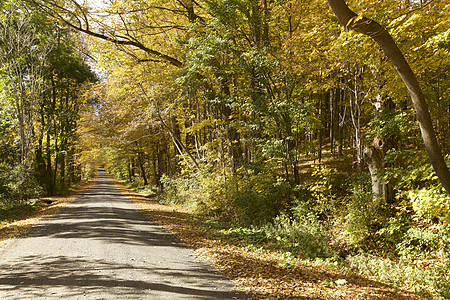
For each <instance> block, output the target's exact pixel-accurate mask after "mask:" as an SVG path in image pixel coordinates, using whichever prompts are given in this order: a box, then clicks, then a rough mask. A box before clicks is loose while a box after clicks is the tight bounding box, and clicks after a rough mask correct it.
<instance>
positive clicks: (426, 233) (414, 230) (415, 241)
mask: <svg viewBox="0 0 450 300" xmlns="http://www.w3.org/2000/svg"><path fill="white" fill-rule="evenodd" d="M449 247H450V230H449V228H447V227H444V226H442V225H435V226H431V227H429V228H420V227H411V228H410V229H409V230H408V231H407V232H406V233H405V235H404V236H403V240H402V241H401V242H400V243H399V244H398V245H397V250H398V253H399V254H400V255H402V256H404V257H408V258H416V259H417V258H427V257H428V258H429V257H431V256H434V255H433V252H436V251H439V250H440V249H448V248H449Z"/></svg>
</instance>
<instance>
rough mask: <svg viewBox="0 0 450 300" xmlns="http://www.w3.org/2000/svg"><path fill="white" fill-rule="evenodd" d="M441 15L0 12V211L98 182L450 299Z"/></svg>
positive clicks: (226, 1)
mask: <svg viewBox="0 0 450 300" xmlns="http://www.w3.org/2000/svg"><path fill="white" fill-rule="evenodd" d="M449 11H450V1H449V0H386V1H374V0H349V1H343V0H329V1H328V2H327V1H324V0H321V1H305V0H276V1H269V0H129V1H122V0H103V1H100V0H98V1H81V0H48V1H41V0H21V1H18V0H17V1H15V0H5V1H1V2H0V71H1V72H0V138H1V144H0V209H1V210H2V211H6V210H8V209H11V208H12V207H27V206H30V205H34V204H32V203H34V202H30V199H35V198H39V197H42V196H46V195H54V194H58V193H62V192H64V191H65V190H67V189H68V188H69V187H70V186H73V185H76V184H77V183H79V182H82V181H83V180H85V179H87V178H90V177H92V176H94V174H95V172H96V170H97V168H98V167H100V166H102V167H104V168H105V169H106V170H107V171H108V172H109V173H110V174H112V175H113V176H115V177H116V178H117V179H119V180H122V181H125V182H127V184H128V186H129V187H130V188H132V189H135V190H137V191H139V192H140V193H142V194H144V195H147V196H151V197H153V198H155V199H156V200H157V201H159V202H160V203H163V204H166V205H174V206H183V207H185V208H188V209H189V210H191V211H193V212H195V213H196V214H198V215H201V216H203V217H204V218H206V219H207V220H209V222H214V224H217V226H220V227H221V228H223V230H224V232H227V233H228V234H230V235H234V236H236V237H237V238H239V239H242V240H244V241H251V242H252V243H254V244H255V245H256V246H258V247H259V246H265V245H269V244H270V245H271V247H278V248H279V249H282V250H283V251H285V252H286V253H289V255H292V256H295V257H299V258H302V259H305V260H316V259H320V260H323V261H325V262H328V263H330V264H339V265H340V266H342V267H345V268H348V269H352V270H353V271H356V272H358V273H360V274H362V275H364V276H368V277H371V278H376V279H377V280H381V281H384V282H387V283H391V284H395V285H397V286H400V287H406V288H408V289H411V290H413V291H414V292H416V293H418V294H419V295H424V296H429V297H433V298H435V299H444V298H450V275H449V274H450V256H449V253H448V250H449V248H450V195H449V194H450V172H449V169H448V167H449V166H450V156H449V155H450V75H449V70H450V14H449V13H448V12H449Z"/></svg>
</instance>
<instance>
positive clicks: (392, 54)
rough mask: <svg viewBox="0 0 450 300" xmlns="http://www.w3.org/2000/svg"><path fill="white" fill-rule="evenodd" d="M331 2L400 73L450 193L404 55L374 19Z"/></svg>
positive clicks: (340, 1)
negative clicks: (373, 42)
mask: <svg viewBox="0 0 450 300" xmlns="http://www.w3.org/2000/svg"><path fill="white" fill-rule="evenodd" d="M328 3H329V5H330V6H331V8H332V10H333V12H334V14H335V15H336V17H337V18H338V20H339V22H340V23H341V24H342V25H344V26H345V27H346V28H348V29H350V30H354V31H356V32H359V33H362V34H365V35H367V36H370V37H371V38H372V39H373V40H374V41H375V42H377V44H378V45H380V47H381V48H382V49H383V51H384V53H385V54H386V56H387V57H388V59H389V60H390V61H391V63H392V65H393V66H394V67H395V69H396V70H397V72H398V74H399V75H400V77H401V79H402V81H403V83H404V84H405V86H406V88H407V89H408V92H409V95H410V97H411V100H412V102H413V105H414V108H415V111H416V115H417V120H418V122H419V126H420V130H421V133H422V138H423V142H424V144H425V148H426V150H427V152H428V156H429V158H430V161H431V164H432V165H433V168H434V170H435V172H436V175H437V176H438V178H439V180H440V182H441V184H442V186H443V187H444V189H445V190H446V191H447V193H448V194H450V171H449V169H448V167H447V165H446V163H445V160H444V157H443V155H442V153H441V150H440V148H439V144H438V142H437V139H436V134H435V132H434V128H433V123H432V121H431V116H430V113H429V111H428V107H427V104H426V100H425V97H424V95H423V92H422V89H421V87H420V84H419V82H418V80H417V78H416V76H415V74H414V72H413V71H412V69H411V67H410V66H409V64H408V62H407V61H406V59H405V57H404V56H403V53H402V52H401V51H400V49H399V48H398V46H397V45H396V43H395V41H394V40H393V39H392V36H391V35H390V34H389V33H388V32H387V30H386V29H384V28H383V27H382V26H381V25H380V24H378V23H377V22H375V21H373V20H370V19H368V18H365V17H362V16H358V15H357V14H356V13H354V12H353V11H352V10H350V9H349V8H348V6H347V5H346V3H345V0H328Z"/></svg>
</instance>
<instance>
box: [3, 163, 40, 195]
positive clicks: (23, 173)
mask: <svg viewBox="0 0 450 300" xmlns="http://www.w3.org/2000/svg"><path fill="white" fill-rule="evenodd" d="M8 188H9V190H10V193H11V198H12V199H15V200H16V201H21V200H28V199H32V198H38V197H41V196H42V195H43V194H44V189H43V188H42V187H41V186H40V185H39V182H38V180H37V178H36V174H35V168H34V167H33V165H31V164H18V165H16V166H15V167H14V168H12V170H11V171H10V173H9V178H8Z"/></svg>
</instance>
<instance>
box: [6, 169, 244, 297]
mask: <svg viewBox="0 0 450 300" xmlns="http://www.w3.org/2000/svg"><path fill="white" fill-rule="evenodd" d="M0 262H1V263H0V299H234V298H239V299H245V298H246V297H245V296H244V295H243V294H239V293H237V292H235V291H233V284H232V283H231V282H230V281H228V280H226V279H225V278H224V277H222V276H221V275H219V274H218V273H216V272H215V271H214V269H213V268H212V267H211V266H210V265H208V264H207V263H206V262H204V261H203V260H201V259H199V258H197V257H195V256H193V251H192V250H190V249H188V248H187V247H185V246H183V245H182V244H180V243H179V242H178V241H177V240H176V239H175V238H174V237H173V236H171V235H170V234H168V233H167V232H165V231H164V230H162V229H161V228H160V227H159V226H158V225H156V224H155V223H152V222H151V221H149V220H148V219H147V218H146V217H145V216H144V215H143V214H142V213H140V212H139V211H138V210H137V208H136V207H135V206H134V204H133V203H131V201H129V200H128V199H127V198H126V197H124V196H123V195H122V194H121V193H120V192H119V191H118V190H117V189H116V188H115V187H114V185H113V183H112V182H111V180H110V179H109V178H108V177H107V176H106V175H105V173H104V172H102V171H100V174H99V180H98V183H97V185H96V186H95V187H94V188H92V189H91V190H89V191H88V192H87V193H85V194H84V195H83V196H81V197H80V198H78V199H77V200H76V201H74V202H73V203H71V204H70V205H68V206H66V207H65V208H63V209H62V210H61V211H60V212H59V213H58V214H57V215H55V216H53V217H51V218H48V219H45V220H43V221H41V222H40V223H39V224H38V225H37V226H36V227H35V228H34V229H32V230H31V231H30V232H29V234H27V236H26V237H24V238H18V239H16V240H15V241H14V242H12V243H11V244H10V245H8V246H7V248H6V249H5V250H4V251H3V252H2V253H0Z"/></svg>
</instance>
